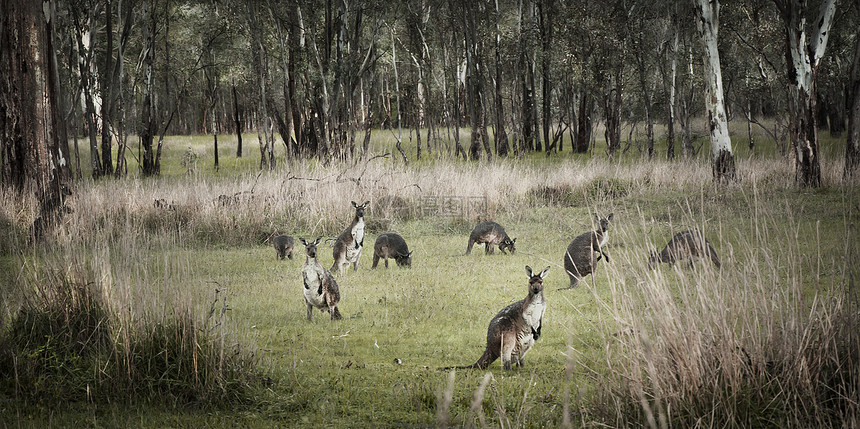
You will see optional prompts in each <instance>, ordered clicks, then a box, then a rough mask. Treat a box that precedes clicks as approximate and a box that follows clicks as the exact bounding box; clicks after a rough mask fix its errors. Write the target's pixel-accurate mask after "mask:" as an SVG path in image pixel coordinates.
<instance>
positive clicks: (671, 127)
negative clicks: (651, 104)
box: [666, 14, 679, 159]
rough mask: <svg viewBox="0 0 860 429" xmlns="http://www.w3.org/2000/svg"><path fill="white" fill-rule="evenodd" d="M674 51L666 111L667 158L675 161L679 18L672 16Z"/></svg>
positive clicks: (672, 51)
mask: <svg viewBox="0 0 860 429" xmlns="http://www.w3.org/2000/svg"><path fill="white" fill-rule="evenodd" d="M671 25H672V50H671V56H672V58H671V60H670V62H671V66H670V73H669V91H668V92H669V103H668V106H667V109H666V113H667V114H668V117H667V118H666V158H667V159H675V103H676V100H675V98H676V97H675V92H676V88H677V86H678V79H677V76H678V33H679V31H678V17H677V15H675V14H673V15H672V24H671Z"/></svg>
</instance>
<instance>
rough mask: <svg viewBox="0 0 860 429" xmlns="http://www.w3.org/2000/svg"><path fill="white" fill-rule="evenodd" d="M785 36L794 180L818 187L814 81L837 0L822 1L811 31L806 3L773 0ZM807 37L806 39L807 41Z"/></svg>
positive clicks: (794, 0)
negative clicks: (807, 19) (808, 28)
mask: <svg viewBox="0 0 860 429" xmlns="http://www.w3.org/2000/svg"><path fill="white" fill-rule="evenodd" d="M774 3H775V4H776V7H777V9H778V10H779V12H780V16H781V18H782V20H783V25H784V27H785V36H786V45H785V49H786V55H785V58H786V66H787V70H786V71H787V73H788V74H787V77H788V84H789V88H788V90H789V91H788V92H789V119H790V121H791V123H790V125H789V134H790V136H791V142H792V146H793V147H794V155H795V181H796V182H797V183H798V184H799V185H801V186H810V187H819V186H821V164H820V161H819V157H818V130H817V126H816V120H815V113H816V112H815V101H816V100H815V80H816V77H817V75H818V66H819V65H820V64H821V58H822V57H823V56H824V51H825V48H826V47H827V39H828V37H829V34H830V26H831V25H832V23H833V16H834V14H835V12H836V0H824V1H823V3H822V4H821V8H820V9H819V16H818V18H817V19H816V20H815V21H814V22H813V24H812V25H813V26H814V28H813V29H812V30H813V31H807V28H806V16H807V10H806V9H807V8H806V6H807V5H806V2H805V1H804V2H799V1H797V0H774ZM807 39H808V40H809V42H808V43H807Z"/></svg>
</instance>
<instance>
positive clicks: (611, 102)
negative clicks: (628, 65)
mask: <svg viewBox="0 0 860 429" xmlns="http://www.w3.org/2000/svg"><path fill="white" fill-rule="evenodd" d="M622 70H623V66H622V64H621V63H620V62H619V63H618V64H617V65H615V70H614V71H612V75H610V76H609V80H608V83H607V85H606V87H605V89H604V94H603V116H604V117H605V119H606V130H605V132H604V137H605V138H606V148H607V151H608V153H609V158H610V159H613V158H614V157H615V152H617V151H618V149H620V148H621V100H622V98H621V89H622V87H621V82H622V80H621V78H622Z"/></svg>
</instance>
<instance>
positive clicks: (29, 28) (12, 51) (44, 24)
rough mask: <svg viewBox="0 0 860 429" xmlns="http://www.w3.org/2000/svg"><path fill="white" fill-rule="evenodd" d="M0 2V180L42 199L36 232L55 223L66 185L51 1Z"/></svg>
mask: <svg viewBox="0 0 860 429" xmlns="http://www.w3.org/2000/svg"><path fill="white" fill-rule="evenodd" d="M44 6H46V7H47V8H49V10H48V12H49V13H48V14H45V13H44V12H43V4H42V2H32V1H29V0H5V1H3V2H2V3H0V53H2V54H0V100H3V105H2V108H0V111H2V114H0V152H2V157H0V160H2V164H0V185H2V186H3V187H6V188H11V189H12V190H14V191H15V192H19V193H21V194H35V196H36V199H37V200H38V201H39V202H40V203H41V206H40V209H39V217H38V218H37V219H36V222H35V223H34V225H33V231H32V232H33V233H34V235H35V238H39V237H40V236H41V235H42V233H44V232H45V231H46V230H47V229H50V228H52V227H53V225H55V223H56V220H57V219H58V217H59V216H61V215H62V213H63V211H62V210H61V208H62V206H63V204H64V201H63V198H64V196H65V195H68V194H69V191H68V189H69V188H70V187H71V180H72V176H71V169H70V163H69V159H68V143H67V142H66V140H65V138H66V132H65V128H64V125H63V121H62V118H61V113H60V112H61V109H60V105H59V100H60V96H59V78H58V77H59V75H58V73H57V63H56V56H55V54H54V41H53V37H52V34H53V26H54V17H55V16H56V14H55V11H54V8H55V4H54V3H53V2H48V3H45V5H44ZM46 15H47V16H46Z"/></svg>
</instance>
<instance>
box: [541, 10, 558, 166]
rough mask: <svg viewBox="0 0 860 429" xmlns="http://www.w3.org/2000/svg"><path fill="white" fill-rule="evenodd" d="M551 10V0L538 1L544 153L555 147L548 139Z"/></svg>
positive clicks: (550, 96) (550, 101)
mask: <svg viewBox="0 0 860 429" xmlns="http://www.w3.org/2000/svg"><path fill="white" fill-rule="evenodd" d="M553 13H555V11H554V10H553V2H552V0H541V1H539V2H538V17H539V19H538V27H539V28H540V37H541V54H542V55H541V83H542V86H541V90H542V94H541V95H542V96H541V98H542V100H541V102H542V112H541V119H542V120H543V141H544V147H546V153H547V154H549V153H550V152H552V150H553V149H554V147H555V141H553V140H552V139H550V132H551V131H552V130H551V129H550V128H551V127H550V126H551V124H552V112H551V106H552V79H551V77H550V59H551V58H552V55H551V53H550V51H551V49H552V16H553Z"/></svg>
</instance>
